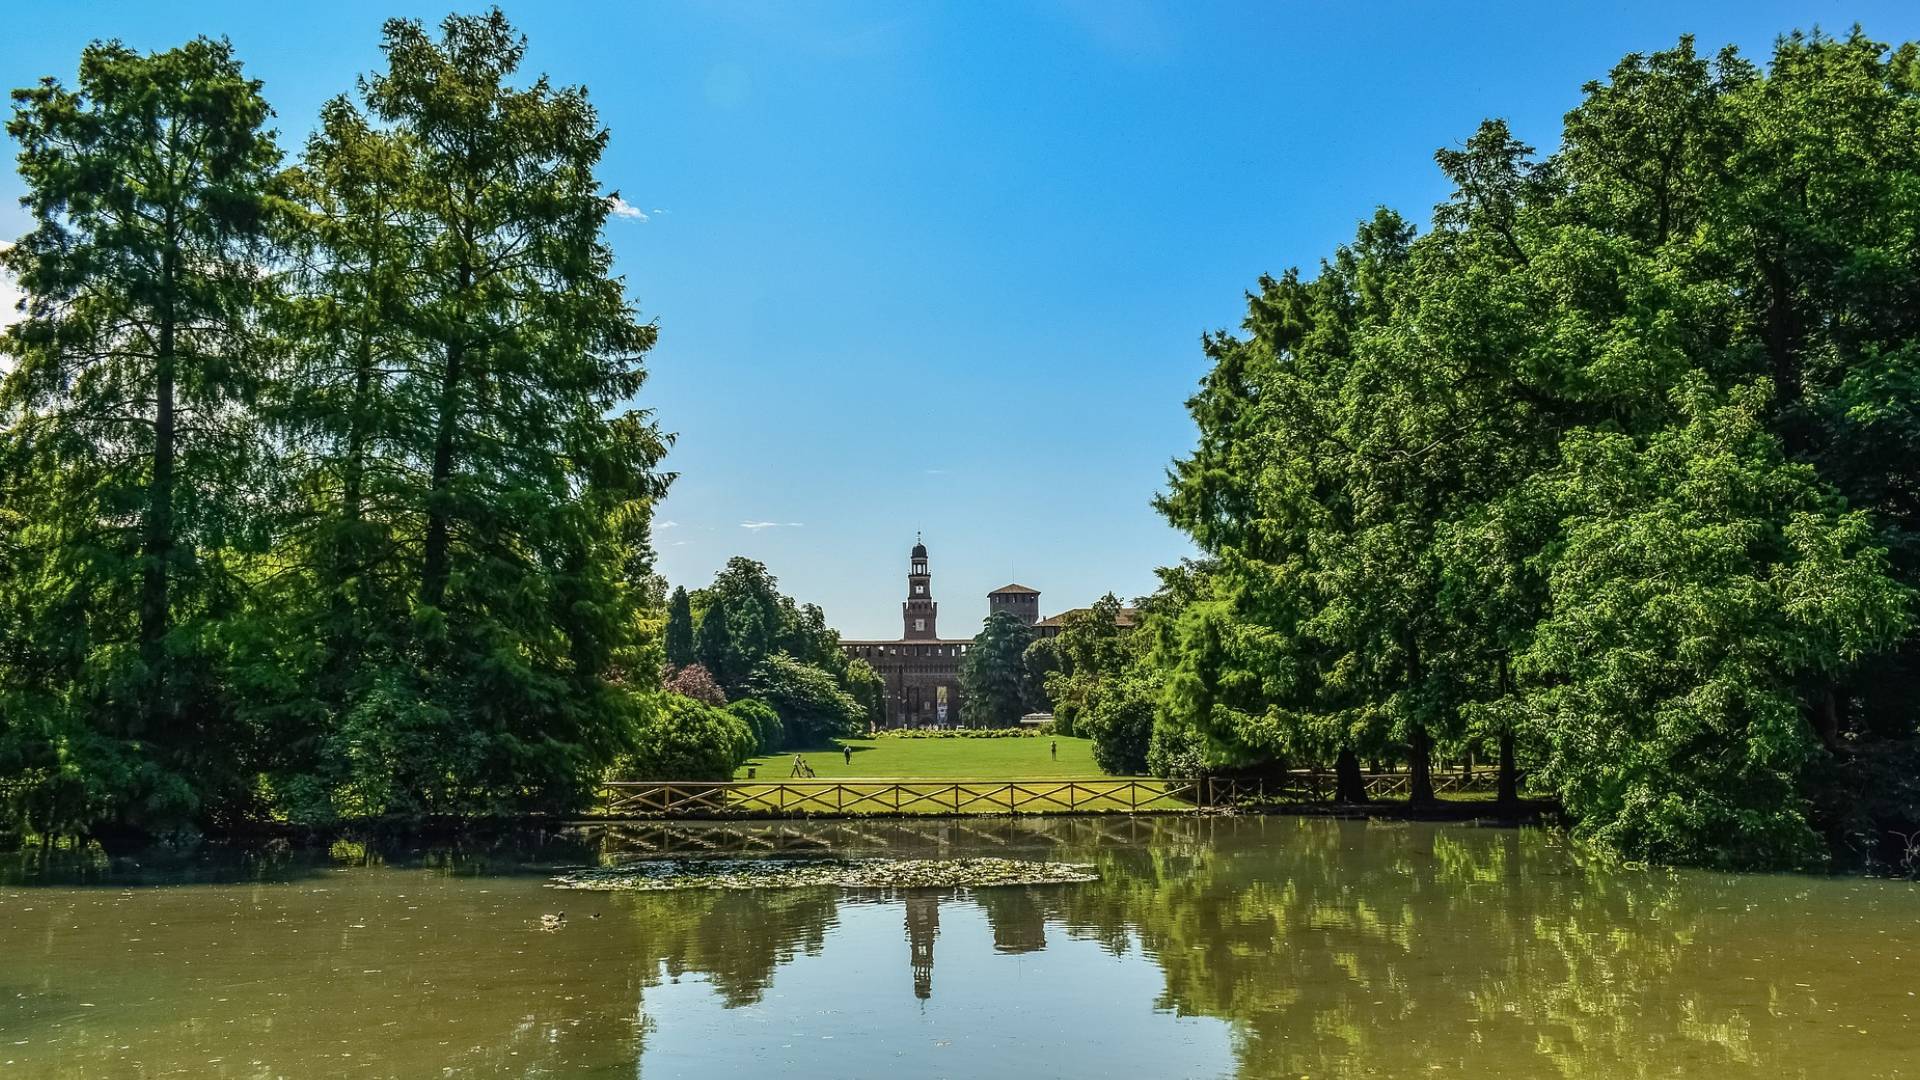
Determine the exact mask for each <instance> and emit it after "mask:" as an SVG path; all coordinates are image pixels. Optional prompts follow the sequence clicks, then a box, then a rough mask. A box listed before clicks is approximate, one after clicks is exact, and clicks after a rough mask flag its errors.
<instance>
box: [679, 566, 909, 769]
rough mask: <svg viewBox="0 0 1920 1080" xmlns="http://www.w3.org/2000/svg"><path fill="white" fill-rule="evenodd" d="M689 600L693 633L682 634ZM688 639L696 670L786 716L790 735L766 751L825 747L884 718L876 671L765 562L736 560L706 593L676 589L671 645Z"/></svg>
mask: <svg viewBox="0 0 1920 1080" xmlns="http://www.w3.org/2000/svg"><path fill="white" fill-rule="evenodd" d="M683 596H684V598H685V600H686V608H687V611H688V615H687V620H688V622H689V624H690V628H688V629H684V630H676V629H675V627H674V623H675V622H676V621H677V620H678V618H679V616H677V615H675V614H674V613H675V611H676V610H678V609H679V608H680V606H681V601H682V598H683ZM682 635H684V636H685V637H686V638H688V639H690V640H691V641H692V642H693V653H694V655H695V656H697V657H698V662H697V664H696V665H694V666H697V667H699V668H701V669H702V670H704V671H707V672H710V673H711V674H712V676H713V679H714V681H715V682H717V683H718V684H719V687H720V689H721V690H722V691H723V692H724V693H725V695H726V697H728V698H737V697H742V696H751V697H754V698H757V699H759V701H760V702H761V703H762V704H764V705H767V706H770V707H771V708H773V709H774V711H775V712H777V713H778V714H779V715H780V718H781V723H782V730H783V732H784V733H783V734H782V735H781V736H780V737H779V738H777V739H776V740H774V741H772V742H764V741H763V746H762V749H767V750H773V749H780V748H783V747H807V746H819V745H822V744H823V742H824V740H827V739H830V738H832V737H834V736H838V735H852V734H855V733H857V732H859V731H860V730H862V729H864V728H866V727H867V726H868V725H869V724H870V723H872V722H873V721H874V720H876V719H877V718H878V717H879V716H880V715H881V713H880V709H881V708H882V706H883V704H884V701H883V696H884V687H883V686H882V684H881V680H880V676H879V675H878V674H877V673H876V672H875V671H874V670H873V666H872V665H870V664H868V663H867V662H866V661H865V660H860V659H857V658H854V657H849V656H847V655H846V653H845V652H844V651H842V650H841V648H840V635H839V634H838V633H837V632H836V631H834V630H832V629H830V628H829V627H828V626H827V618H826V614H825V613H824V612H822V611H821V610H820V607H819V605H817V604H798V603H795V602H794V600H793V598H792V597H790V596H787V595H785V594H784V593H782V592H781V591H780V583H779V582H778V581H777V580H776V579H775V578H774V576H773V575H772V574H771V573H769V572H768V571H767V568H766V566H765V564H763V563H759V562H756V561H754V560H752V559H747V558H742V557H739V556H736V557H734V558H732V559H729V560H727V565H726V566H725V567H723V568H721V570H720V572H719V573H718V574H715V575H714V578H713V584H711V585H709V586H707V587H706V588H704V589H699V590H696V591H694V592H692V593H682V592H681V591H679V590H676V591H675V593H674V597H673V599H672V601H671V602H670V603H669V604H668V608H667V640H668V642H669V643H670V644H671V643H672V642H673V641H674V640H675V639H676V638H677V637H680V636H682ZM669 660H670V661H671V657H669ZM683 670H684V669H683Z"/></svg>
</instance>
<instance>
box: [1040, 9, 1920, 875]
mask: <svg viewBox="0 0 1920 1080" xmlns="http://www.w3.org/2000/svg"><path fill="white" fill-rule="evenodd" d="M1436 157H1437V160H1438V164H1439V166H1440V169H1441V170H1442V172H1444V173H1445V175H1446V176H1447V177H1448V179H1450V180H1451V181H1452V183H1453V187H1454V191H1453V194H1452V196H1451V197H1450V198H1449V199H1448V200H1447V201H1446V202H1445V203H1443V204H1442V205H1441V206H1439V207H1438V208H1437V209H1436V210H1435V212H1434V215H1433V222H1432V227H1431V229H1430V230H1429V231H1427V232H1426V233H1425V234H1424V235H1418V236H1416V230H1415V228H1414V226H1413V225H1412V224H1411V223H1409V222H1408V221H1406V220H1404V219H1402V218H1401V217H1400V216H1398V215H1396V214H1394V213H1392V212H1390V211H1387V210H1381V211H1380V212H1378V213H1377V214H1376V215H1375V216H1374V217H1373V218H1372V219H1371V220H1369V221H1367V222H1365V223H1364V224H1363V225H1361V227H1360V228H1359V231H1358V233H1357V235H1356V236H1355V237H1354V239H1353V241H1352V242H1351V243H1349V244H1347V245H1345V246H1343V247H1341V248H1340V249H1339V250H1337V251H1335V252H1333V253H1332V254H1331V255H1330V256H1329V257H1328V258H1327V259H1326V260H1325V261H1324V262H1323V263H1322V264H1321V266H1320V268H1319V271H1318V272H1317V273H1316V274H1313V275H1306V274H1302V273H1299V272H1297V271H1290V272H1288V273H1286V274H1284V275H1282V276H1280V277H1278V278H1264V279H1262V280H1261V281H1260V283H1259V287H1258V289H1257V290H1256V291H1255V292H1254V293H1252V294H1251V295H1250V296H1249V297H1248V300H1247V316H1246V319H1245V321H1244V323H1243V324H1242V326H1241V329H1240V331H1239V332H1238V333H1226V332H1222V333H1216V334H1211V335H1208V336H1207V338H1206V339H1205V343H1204V344H1205V350H1206V354H1207V356H1208V358H1209V360H1210V362H1211V370H1210V371H1209V373H1208V374H1207V376H1206V378H1205V379H1204V380H1203V382H1202V384H1201V388H1200V390H1199V392H1198V393H1197V394H1195V395H1194V397H1193V398H1192V399H1191V401H1190V402H1189V409H1190V411H1191V413H1192V416H1193V419H1194V421H1195V422H1196V424H1197V426H1198V428H1199V438H1198V442H1197V445H1196V446H1195V447H1194V449H1193V451H1192V453H1191V454H1190V455H1188V456H1186V457H1184V458H1182V459H1181V460H1179V461H1178V462H1177V463H1176V464H1175V466H1174V468H1173V470H1172V472H1171V474H1170V477H1169V484H1168V486H1167V489H1166V490H1165V492H1164V493H1163V494H1162V496H1161V497H1160V498H1159V500H1158V505H1159V508H1160V509H1161V511H1162V512H1163V513H1164V514H1165V515H1166V517H1167V518H1168V520H1169V521H1171V522H1172V523H1173V524H1175V525H1176V526H1177V527H1179V528H1180V529H1182V530H1183V531H1185V532H1186V533H1187V534H1188V535H1190V536H1191V537H1192V539H1193V541H1194V543H1195V544H1196V546H1197V547H1198V548H1199V551H1200V552H1201V558H1199V559H1197V560H1195V561H1194V562H1193V563H1191V564H1189V565H1186V566H1183V567H1180V568H1178V569H1177V570H1174V571H1170V572H1167V573H1165V574H1164V575H1163V576H1164V577H1165V579H1166V587H1165V588H1164V589H1163V590H1162V593H1161V596H1160V597H1159V598H1158V599H1159V600H1160V601H1162V603H1161V608H1162V610H1160V611H1159V612H1158V613H1157V614H1152V613H1150V614H1149V617H1148V619H1147V631H1146V635H1145V636H1146V638H1147V640H1146V641H1145V642H1144V643H1143V645H1142V646H1141V647H1140V648H1139V649H1138V650H1136V651H1137V652H1138V653H1139V654H1140V655H1141V657H1143V659H1141V660H1140V661H1139V662H1137V663H1134V664H1131V665H1127V664H1121V665H1118V666H1113V665H1111V664H1110V665H1109V667H1110V671H1109V677H1108V678H1106V679H1104V680H1103V681H1102V683H1101V694H1104V695H1105V696H1106V698H1107V699H1108V700H1098V698H1097V696H1096V699H1095V700H1093V701H1092V702H1091V708H1090V709H1089V710H1088V711H1087V712H1085V716H1086V717H1087V719H1082V720H1080V721H1079V724H1080V726H1081V727H1082V729H1083V730H1082V733H1083V734H1086V733H1089V732H1088V731H1086V730H1085V729H1086V727H1087V726H1088V724H1089V722H1090V721H1093V722H1095V723H1097V724H1102V725H1106V726H1107V727H1110V728H1112V729H1113V730H1116V731H1119V732H1122V733H1123V735H1124V738H1123V739H1121V740H1120V741H1121V742H1124V743H1126V744H1127V746H1128V747H1131V749H1127V750H1126V754H1127V755H1128V760H1129V761H1144V755H1145V753H1146V751H1147V748H1149V747H1150V745H1151V744H1152V742H1154V741H1156V740H1157V741H1159V742H1161V743H1162V744H1163V745H1164V746H1165V747H1166V748H1167V749H1166V750H1165V751H1163V752H1164V753H1167V754H1171V755H1172V756H1174V757H1176V758H1177V757H1178V756H1179V755H1180V754H1182V753H1191V752H1193V751H1197V752H1198V754H1199V760H1200V761H1201V763H1202V764H1203V766H1204V767H1209V768H1235V767H1241V768H1257V767H1262V766H1263V765H1264V764H1266V763H1275V762H1286V763H1291V764H1295V765H1302V764H1324V765H1329V766H1332V767H1334V768H1336V769H1337V770H1338V772H1339V774H1340V776H1341V778H1342V782H1343V786H1348V785H1354V784H1357V783H1358V775H1359V770H1360V763H1361V762H1362V761H1363V760H1375V761H1378V760H1382V759H1386V760H1392V761H1402V762H1405V763H1407V764H1408V765H1409V767H1410V770H1411V774H1412V777H1413V781H1414V797H1415V799H1416V800H1423V799H1428V798H1431V785H1430V782H1429V777H1430V770H1431V768H1432V763H1433V761H1434V759H1435V757H1436V756H1437V755H1441V756H1445V757H1447V758H1449V759H1453V760H1458V759H1460V758H1462V757H1464V756H1465V755H1467V754H1468V753H1475V754H1476V755H1477V757H1478V759H1479V760H1480V761H1483V762H1488V761H1491V762H1499V763H1501V766H1502V767H1501V771H1502V774H1503V780H1504V785H1503V786H1504V789H1505V790H1503V792H1502V795H1503V797H1505V798H1509V799H1510V798H1512V797H1513V795H1514V794H1515V791H1514V789H1515V786H1516V784H1517V782H1518V779H1519V777H1520V776H1522V775H1524V776H1526V777H1527V778H1528V780H1529V782H1530V786H1531V787H1533V788H1536V789H1539V790H1542V791H1549V792H1552V793H1553V794H1555V795H1557V796H1558V797H1559V799H1560V800H1561V802H1562V804H1563V805H1564V806H1565V808H1566V810H1567V811H1568V813H1569V815H1570V816H1571V818H1572V819H1573V820H1574V821H1575V822H1576V825H1575V828H1576V830H1577V833H1578V835H1580V836H1581V837H1583V838H1585V839H1586V840H1587V841H1589V842H1590V843H1592V844H1594V845H1597V846H1599V847H1601V848H1605V849H1609V850H1612V851H1614V852H1617V853H1620V854H1622V855H1625V856H1630V857H1636V858H1648V859H1657V860H1662V861H1669V862H1675V861H1677V862H1701V863H1708V864H1714V865H1724V866H1813V865H1822V864H1825V863H1827V862H1829V861H1830V860H1843V861H1858V860H1861V859H1864V858H1867V857H1870V856H1871V855H1872V853H1873V852H1874V851H1875V850H1876V848H1879V847H1880V846H1881V845H1883V844H1885V843H1886V842H1887V840H1888V837H1889V836H1890V835H1891V833H1892V831H1894V830H1898V831H1900V832H1911V831H1913V829H1914V828H1915V827H1916V824H1917V823H1920V797H1916V789H1917V788H1920V753H1916V735H1915V731H1916V728H1915V725H1916V718H1920V701H1916V695H1917V694H1920V681H1917V680H1916V674H1920V672H1916V661H1920V639H1916V637H1915V634H1914V627H1913V620H1912V596H1913V589H1914V586H1915V585H1916V584H1917V583H1920V49H1917V48H1916V47H1915V46H1914V45H1906V46H1902V47H1901V48H1899V49H1897V50H1889V49H1887V48H1886V47H1884V46H1881V45H1879V44H1876V43H1874V42H1872V41H1869V40H1868V39H1866V38H1865V37H1863V36H1860V35H1859V34H1858V33H1855V34H1854V35H1852V36H1849V37H1847V38H1844V39H1835V38H1829V37H1824V36H1819V35H1815V36H1803V35H1794V36H1792V37H1789V38H1785V39H1783V40H1781V41H1780V42H1779V44H1778V46H1777V48H1776V51H1775V53H1774V56H1773V59H1772V62H1771V63H1770V64H1769V65H1767V66H1766V67H1765V68H1764V69H1762V68H1761V67H1759V66H1756V65H1754V64H1752V63H1749V62H1748V61H1746V60H1744V59H1742V58H1741V57H1740V56H1738V55H1737V54H1736V53H1734V52H1733V51H1731V50H1728V51H1725V52H1722V53H1720V54H1719V55H1717V56H1715V57H1711V58H1709V57H1704V56H1701V55H1698V54H1697V53H1696V52H1695V50H1694V47H1693V44H1692V42H1691V41H1690V40H1682V41H1681V43H1680V44H1679V46H1678V47H1676V48H1674V49H1672V50H1669V51H1665V52H1659V53H1654V54H1652V55H1645V56H1640V55H1636V56H1629V57H1627V58H1626V59H1624V60H1623V61H1622V62H1621V63H1620V64H1619V65H1618V66H1617V67H1616V68H1615V69H1614V70H1613V72H1612V74H1611V76H1610V77H1609V78H1608V79H1607V80H1605V81H1600V82H1594V83H1591V84H1589V85H1588V86H1587V87H1586V88H1585V90H1584V93H1583V97H1582V100H1581V102H1580V104H1579V105H1578V106H1577V107H1576V108H1575V109H1573V111H1572V112H1570V113H1568V114H1567V116H1566V120H1565V126H1564V129H1563V132H1562V135H1561V141H1560V145H1559V147H1558V148H1557V149H1556V150H1554V151H1552V152H1550V153H1538V152H1536V151H1535V150H1534V149H1533V148H1531V147H1528V146H1525V145H1522V144H1521V143H1520V142H1519V141H1518V140H1517V139H1515V138H1514V136H1513V135H1512V133H1511V132H1510V131H1509V130H1508V128H1507V126H1506V125H1505V124H1504V123H1503V122H1501V121H1497V120H1493V121H1488V122H1487V123H1485V124H1483V125H1482V126H1481V127H1480V129H1479V130H1478V131H1477V132H1475V133H1474V134H1473V136H1472V137H1471V138H1470V139H1468V140H1467V142H1466V143H1465V145H1464V147H1462V148H1459V149H1453V150H1445V151H1442V152H1440V153H1439V154H1438V155H1436ZM1063 640H1064V638H1063ZM1116 673H1117V674H1116ZM1156 681H1157V682H1158V684H1159V685H1158V688H1157V690H1154V691H1153V693H1152V696H1151V700H1153V701H1154V702H1155V703H1156V705H1157V708H1156V710H1155V712H1154V720H1153V723H1152V724H1151V725H1144V727H1146V728H1148V729H1150V730H1149V732H1148V734H1146V735H1145V736H1144V737H1143V735H1142V730H1143V725H1142V724H1141V723H1140V722H1139V720H1138V715H1139V714H1138V711H1137V710H1130V709H1129V708H1128V706H1127V701H1126V700H1125V699H1126V698H1127V697H1128V695H1129V694H1133V693H1135V692H1136V691H1132V690H1128V689H1127V688H1126V687H1127V684H1128V683H1129V682H1131V683H1134V684H1140V683H1147V684H1151V683H1153V682H1156ZM1081 700H1082V701H1083V702H1085V701H1086V697H1085V694H1084V693H1082V695H1081ZM1103 711H1104V713H1105V714H1106V715H1107V717H1108V718H1107V719H1105V720H1099V721H1095V720H1094V718H1095V717H1098V716H1100V715H1102V712H1103ZM1096 737H1101V736H1100V735H1098V734H1096ZM1109 741H1111V740H1109ZM1349 790H1351V788H1349ZM1358 794H1359V796H1360V797H1364V790H1363V789H1362V790H1360V791H1359V792H1358Z"/></svg>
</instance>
